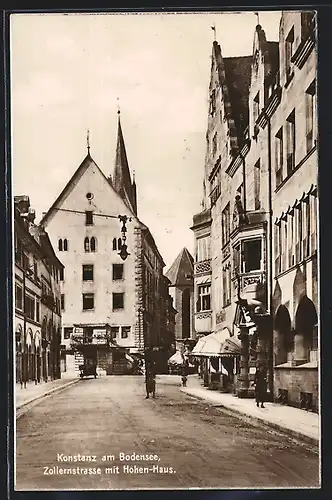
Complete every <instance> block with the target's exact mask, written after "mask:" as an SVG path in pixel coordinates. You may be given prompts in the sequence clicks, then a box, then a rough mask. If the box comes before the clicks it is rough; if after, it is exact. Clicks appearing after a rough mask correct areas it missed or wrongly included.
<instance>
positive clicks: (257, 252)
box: [242, 239, 262, 273]
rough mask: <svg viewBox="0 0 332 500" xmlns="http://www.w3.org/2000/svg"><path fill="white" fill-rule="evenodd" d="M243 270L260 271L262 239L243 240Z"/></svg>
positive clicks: (245, 271) (247, 271)
mask: <svg viewBox="0 0 332 500" xmlns="http://www.w3.org/2000/svg"><path fill="white" fill-rule="evenodd" d="M242 245H243V246H242V249H243V252H242V256H243V262H242V272H243V273H249V272H250V271H259V270H260V269H261V258H262V241H261V239H258V240H248V241H243V242H242Z"/></svg>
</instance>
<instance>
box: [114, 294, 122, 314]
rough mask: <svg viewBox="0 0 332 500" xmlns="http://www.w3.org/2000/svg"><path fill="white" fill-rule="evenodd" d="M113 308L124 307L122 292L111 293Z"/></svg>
mask: <svg viewBox="0 0 332 500" xmlns="http://www.w3.org/2000/svg"><path fill="white" fill-rule="evenodd" d="M112 297H113V310H115V309H123V308H124V293H113V294H112Z"/></svg>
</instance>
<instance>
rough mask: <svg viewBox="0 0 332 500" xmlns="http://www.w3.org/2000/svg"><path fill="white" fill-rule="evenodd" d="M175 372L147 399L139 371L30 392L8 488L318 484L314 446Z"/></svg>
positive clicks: (20, 422) (159, 380) (19, 422)
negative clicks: (198, 393)
mask: <svg viewBox="0 0 332 500" xmlns="http://www.w3.org/2000/svg"><path fill="white" fill-rule="evenodd" d="M178 382H179V377H176V376H174V378H173V377H162V376H161V377H158V378H157V397H156V399H149V400H146V399H145V398H144V397H145V393H144V379H143V378H142V377H139V376H137V377H130V376H118V377H116V376H114V377H111V376H110V377H101V378H99V379H96V380H95V379H86V380H83V381H81V382H80V383H79V384H74V385H72V386H71V387H68V388H66V389H64V390H63V391H60V392H56V393H54V394H52V395H50V396H46V397H44V398H42V399H41V400H40V401H39V402H38V403H36V402H34V403H33V404H31V407H30V408H29V407H28V408H26V412H25V414H24V415H22V416H21V417H20V418H19V419H18V420H17V423H16V432H17V439H16V489H17V490H38V489H39V490H47V489H49V490H70V489H83V490H84V489H104V490H105V489H150V488H153V489H164V488H165V489H167V488H170V489H179V488H180V489H182V488H257V489H261V488H273V487H280V488H292V487H309V488H312V487H313V488H315V487H319V455H318V449H317V448H316V447H314V446H312V445H307V444H305V443H300V442H297V441H295V440H292V439H291V438H290V437H288V436H287V435H284V434H282V433H281V432H278V431H275V430H272V429H271V430H267V429H266V427H265V428H264V427H259V426H257V425H255V426H253V425H250V424H248V422H247V421H244V420H242V419H241V416H239V417H236V416H233V415H231V414H229V413H227V412H225V411H223V409H221V408H215V407H213V406H212V405H208V404H207V403H205V402H204V401H201V400H195V399H193V398H191V397H190V396H188V395H187V394H185V393H183V392H181V391H180V390H179V383H178ZM121 453H122V454H124V455H129V457H127V458H125V459H123V460H121V459H122V455H120V454H121ZM133 453H136V454H139V455H142V454H143V455H152V457H151V456H150V457H148V460H146V461H144V460H141V459H139V460H132V459H131V458H132V457H130V455H132V454H133ZM79 454H80V456H79ZM69 456H72V457H73V460H75V459H74V457H75V456H76V458H78V459H81V460H77V461H68V459H69V458H70V457H69ZM83 456H84V457H86V456H89V457H91V459H92V461H82V457H83ZM94 458H95V460H93V459H94ZM141 458H142V457H141ZM89 469H91V470H90V471H89ZM98 469H100V473H99V471H98ZM61 471H62V472H61ZM64 471H65V472H64ZM68 471H69V472H68ZM74 471H76V472H74ZM82 471H83V472H82ZM84 471H85V472H87V473H85V472H84ZM89 472H91V473H89Z"/></svg>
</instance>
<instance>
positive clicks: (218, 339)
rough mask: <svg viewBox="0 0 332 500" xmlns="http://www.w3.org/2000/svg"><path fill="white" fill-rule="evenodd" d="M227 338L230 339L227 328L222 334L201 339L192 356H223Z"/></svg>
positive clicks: (211, 334) (217, 333)
mask: <svg viewBox="0 0 332 500" xmlns="http://www.w3.org/2000/svg"><path fill="white" fill-rule="evenodd" d="M227 338H229V330H228V329H227V328H224V329H223V330H221V331H220V332H215V333H210V335H207V336H206V337H202V338H201V339H199V341H198V342H197V344H196V345H195V347H194V349H193V350H192V352H191V355H192V356H205V357H212V356H222V354H221V352H222V346H223V343H224V342H225V340H226V339H227Z"/></svg>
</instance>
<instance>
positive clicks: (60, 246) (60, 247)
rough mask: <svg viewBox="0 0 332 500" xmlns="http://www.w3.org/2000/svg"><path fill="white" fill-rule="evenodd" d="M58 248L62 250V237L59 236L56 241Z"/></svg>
mask: <svg viewBox="0 0 332 500" xmlns="http://www.w3.org/2000/svg"><path fill="white" fill-rule="evenodd" d="M58 249H59V252H62V239H61V238H60V239H59V241H58Z"/></svg>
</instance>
